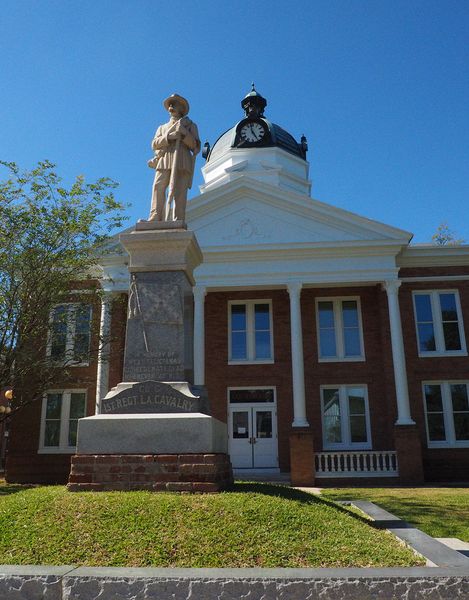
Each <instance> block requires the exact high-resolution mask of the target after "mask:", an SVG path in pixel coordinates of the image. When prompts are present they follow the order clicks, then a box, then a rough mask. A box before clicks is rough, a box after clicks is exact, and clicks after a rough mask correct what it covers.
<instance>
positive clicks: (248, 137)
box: [240, 121, 265, 143]
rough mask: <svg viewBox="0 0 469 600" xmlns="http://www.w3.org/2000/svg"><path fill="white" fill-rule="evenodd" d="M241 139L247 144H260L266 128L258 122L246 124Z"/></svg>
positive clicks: (241, 132)
mask: <svg viewBox="0 0 469 600" xmlns="http://www.w3.org/2000/svg"><path fill="white" fill-rule="evenodd" d="M240 135H241V139H242V140H243V141H245V142H251V143H255V142H260V141H261V140H262V138H263V137H264V136H265V127H264V126H263V125H261V123H258V122H257V121H254V122H251V123H246V125H243V126H242V128H241V131H240Z"/></svg>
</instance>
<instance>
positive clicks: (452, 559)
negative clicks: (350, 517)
mask: <svg viewBox="0 0 469 600" xmlns="http://www.w3.org/2000/svg"><path fill="white" fill-rule="evenodd" d="M343 504H345V503H343ZM347 504H351V505H352V506H355V507H356V508H358V509H359V510H361V511H362V512H364V513H365V514H366V515H368V516H369V517H370V518H371V519H373V522H374V525H375V527H378V528H379V529H387V530H388V531H390V532H391V533H392V534H394V535H395V536H396V537H397V538H399V539H400V540H402V541H403V542H405V543H406V544H407V545H408V546H410V547H411V548H413V549H414V550H415V551H416V552H417V553H418V554H421V555H422V556H423V557H424V558H425V559H426V560H427V566H430V567H463V568H469V558H468V557H467V556H464V554H462V553H461V552H458V551H457V550H453V549H452V548H449V547H448V546H446V545H445V544H443V543H442V542H439V541H438V540H436V539H435V538H433V537H431V536H429V535H427V534H426V533H424V532H423V531H421V530H420V529H417V528H416V527H412V526H411V525H409V523H407V522H406V521H403V520H402V519H399V517H396V516H395V515H393V514H391V513H389V512H387V511H386V510H384V509H383V508H380V507H379V506H377V505H376V504H374V503H373V502H368V501H367V500H352V501H350V502H347Z"/></svg>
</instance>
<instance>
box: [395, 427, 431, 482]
mask: <svg viewBox="0 0 469 600" xmlns="http://www.w3.org/2000/svg"><path fill="white" fill-rule="evenodd" d="M394 444H395V448H396V452H397V462H398V465H399V481H400V482H401V483H405V484H421V483H423V482H424V476H423V461H422V444H421V441H420V432H419V430H418V428H417V426H416V425H395V426H394Z"/></svg>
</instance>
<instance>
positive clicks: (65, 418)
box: [38, 389, 88, 454]
mask: <svg viewBox="0 0 469 600" xmlns="http://www.w3.org/2000/svg"><path fill="white" fill-rule="evenodd" d="M47 394H62V410H61V413H60V437H59V445H58V446H45V445H44V437H45V432H46V412H47ZM72 394H85V414H84V416H85V417H86V415H87V402H88V397H87V390H86V389H67V390H47V392H46V393H45V394H44V396H43V399H42V411H41V429H40V434H39V450H38V454H74V453H75V452H76V446H69V445H68V434H69V423H70V401H71V395H72Z"/></svg>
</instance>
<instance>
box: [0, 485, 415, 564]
mask: <svg viewBox="0 0 469 600" xmlns="http://www.w3.org/2000/svg"><path fill="white" fill-rule="evenodd" d="M0 532H1V533H0V564H1V563H3V564H49V565H53V564H70V565H88V566H133V567H149V566H159V567H340V566H361V567H364V566H376V567H378V566H410V565H416V564H422V563H421V561H420V560H419V559H418V558H417V557H416V556H415V555H414V554H413V553H412V552H411V551H410V550H409V549H407V548H405V547H403V546H402V545H400V544H399V543H398V542H397V541H396V540H395V538H393V537H392V536H391V535H390V534H388V533H386V532H383V531H379V530H376V529H374V528H373V527H372V526H370V525H369V523H366V521H365V519H363V518H362V517H361V516H360V515H358V514H354V513H353V512H351V511H349V510H347V509H344V508H342V507H340V506H338V505H335V504H334V503H332V502H330V501H329V500H326V499H323V498H319V497H315V496H312V495H310V494H306V493H303V492H300V491H297V490H292V489H290V488H285V487H281V486H272V485H267V484H250V483H240V484H236V485H235V487H234V488H233V490H232V491H230V492H225V493H222V494H207V495H177V494H170V493H157V494H152V493H150V492H100V493H92V492H91V493H90V492H82V493H70V492H67V491H66V490H65V488H64V487H62V486H54V487H52V486H51V487H33V488H25V487H23V486H13V485H6V484H4V485H3V486H1V485H0Z"/></svg>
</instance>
